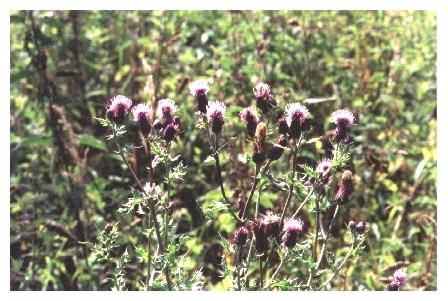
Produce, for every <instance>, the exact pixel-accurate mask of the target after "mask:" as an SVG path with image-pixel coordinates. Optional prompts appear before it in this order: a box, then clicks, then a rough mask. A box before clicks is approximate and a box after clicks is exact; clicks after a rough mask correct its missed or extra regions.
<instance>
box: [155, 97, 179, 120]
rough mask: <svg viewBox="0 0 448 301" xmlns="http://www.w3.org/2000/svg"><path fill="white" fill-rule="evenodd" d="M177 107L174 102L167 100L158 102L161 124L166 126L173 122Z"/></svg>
mask: <svg viewBox="0 0 448 301" xmlns="http://www.w3.org/2000/svg"><path fill="white" fill-rule="evenodd" d="M176 110H177V107H176V105H175V104H174V101H173V100H172V99H169V98H165V99H161V100H159V108H158V113H159V117H160V118H161V120H162V124H164V125H167V124H169V123H171V122H172V121H173V118H174V114H175V113H176Z"/></svg>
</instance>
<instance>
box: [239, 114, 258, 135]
mask: <svg viewBox="0 0 448 301" xmlns="http://www.w3.org/2000/svg"><path fill="white" fill-rule="evenodd" d="M239 115H240V118H241V121H243V122H246V128H247V134H248V135H249V136H251V137H253V136H254V135H255V129H256V128H257V124H258V117H257V115H256V114H255V112H254V111H253V110H252V109H251V108H245V109H243V110H242V111H241V112H240V114H239Z"/></svg>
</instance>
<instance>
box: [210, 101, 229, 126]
mask: <svg viewBox="0 0 448 301" xmlns="http://www.w3.org/2000/svg"><path fill="white" fill-rule="evenodd" d="M225 112H226V105H225V104H224V103H223V102H220V101H212V102H210V103H209V104H208V106H207V120H208V124H209V125H210V127H211V128H212V131H213V132H214V133H215V134H218V133H220V132H221V129H222V126H223V125H224V113H225Z"/></svg>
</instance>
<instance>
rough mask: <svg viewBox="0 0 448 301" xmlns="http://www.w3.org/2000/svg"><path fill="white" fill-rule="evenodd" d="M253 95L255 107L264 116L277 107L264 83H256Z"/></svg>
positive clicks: (269, 89) (268, 87)
mask: <svg viewBox="0 0 448 301" xmlns="http://www.w3.org/2000/svg"><path fill="white" fill-rule="evenodd" d="M254 95H255V100H256V102H257V107H258V108H260V109H261V111H262V112H263V113H265V114H266V113H267V112H269V110H270V109H271V108H273V107H275V106H276V105H277V103H276V101H275V99H274V97H273V96H272V93H271V87H270V86H269V85H268V84H266V83H261V82H260V83H258V84H257V85H256V86H255V88H254Z"/></svg>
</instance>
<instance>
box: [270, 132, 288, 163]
mask: <svg viewBox="0 0 448 301" xmlns="http://www.w3.org/2000/svg"><path fill="white" fill-rule="evenodd" d="M287 145H288V139H287V138H286V136H285V135H280V137H279V138H278V140H277V144H274V145H273V146H272V147H271V149H270V150H269V154H268V158H269V160H271V161H275V160H278V159H279V158H280V157H281V156H282V154H283V152H284V149H283V147H286V146H287Z"/></svg>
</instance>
